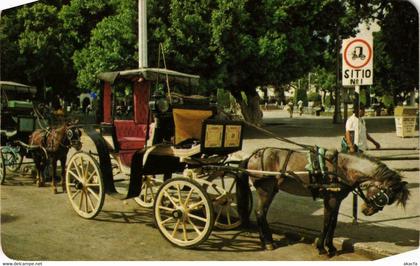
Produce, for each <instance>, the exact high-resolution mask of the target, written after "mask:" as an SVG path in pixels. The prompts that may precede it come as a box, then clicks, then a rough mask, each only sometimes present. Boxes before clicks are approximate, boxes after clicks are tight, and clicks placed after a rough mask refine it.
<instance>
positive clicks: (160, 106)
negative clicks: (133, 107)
mask: <svg viewBox="0 0 420 266" xmlns="http://www.w3.org/2000/svg"><path fill="white" fill-rule="evenodd" d="M149 108H150V110H152V111H153V112H159V113H165V112H167V111H168V110H169V102H168V100H167V99H166V98H165V95H163V94H162V93H161V92H159V91H157V92H155V93H154V94H153V95H152V99H151V101H150V102H149Z"/></svg>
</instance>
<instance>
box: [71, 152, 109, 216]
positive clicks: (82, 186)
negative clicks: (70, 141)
mask: <svg viewBox="0 0 420 266" xmlns="http://www.w3.org/2000/svg"><path fill="white" fill-rule="evenodd" d="M66 188H67V196H68V198H69V200H70V202H71V205H72V207H73V209H74V210H75V211H76V213H77V214H79V215H80V216H81V217H83V218H86V219H92V218H94V217H95V216H96V215H97V214H98V213H99V212H100V211H101V209H102V206H103V204H104V199H105V191H104V183H103V180H102V173H101V170H100V168H99V165H98V162H97V161H96V160H95V159H94V158H93V157H92V156H91V155H90V154H88V153H86V152H82V151H81V152H76V153H75V154H74V155H73V156H72V157H71V158H70V160H69V162H68V164H67V169H66Z"/></svg>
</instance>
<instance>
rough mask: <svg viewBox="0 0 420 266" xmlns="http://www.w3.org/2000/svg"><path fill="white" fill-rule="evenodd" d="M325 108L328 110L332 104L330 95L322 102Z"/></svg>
mask: <svg viewBox="0 0 420 266" xmlns="http://www.w3.org/2000/svg"><path fill="white" fill-rule="evenodd" d="M324 105H325V107H327V108H330V107H331V106H332V105H333V103H332V98H331V95H327V96H325V102H324Z"/></svg>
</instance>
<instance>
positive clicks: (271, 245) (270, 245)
mask: <svg viewBox="0 0 420 266" xmlns="http://www.w3.org/2000/svg"><path fill="white" fill-rule="evenodd" d="M265 250H269V251H271V250H274V245H273V244H272V243H270V244H265Z"/></svg>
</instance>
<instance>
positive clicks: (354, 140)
mask: <svg viewBox="0 0 420 266" xmlns="http://www.w3.org/2000/svg"><path fill="white" fill-rule="evenodd" d="M364 115H365V107H364V106H363V105H361V106H360V108H359V110H357V108H354V110H353V115H352V116H350V117H349V118H348V119H347V122H346V133H345V136H344V138H343V140H342V142H341V148H342V151H344V152H350V153H354V152H359V153H362V152H363V151H364V150H366V149H367V148H368V144H367V141H368V140H369V141H370V142H372V143H373V144H374V145H375V147H376V149H380V148H381V145H380V144H379V142H377V141H376V140H374V139H373V138H372V136H370V135H369V133H368V132H367V129H366V122H365V120H364V118H363V116H364Z"/></svg>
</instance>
